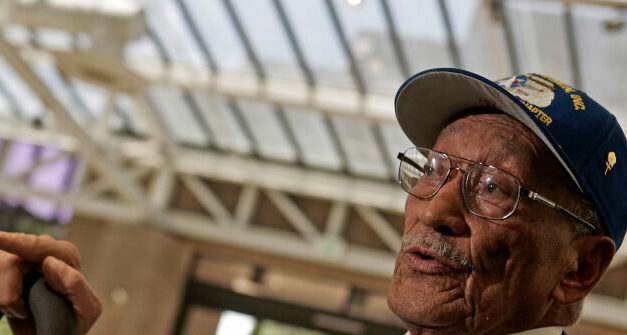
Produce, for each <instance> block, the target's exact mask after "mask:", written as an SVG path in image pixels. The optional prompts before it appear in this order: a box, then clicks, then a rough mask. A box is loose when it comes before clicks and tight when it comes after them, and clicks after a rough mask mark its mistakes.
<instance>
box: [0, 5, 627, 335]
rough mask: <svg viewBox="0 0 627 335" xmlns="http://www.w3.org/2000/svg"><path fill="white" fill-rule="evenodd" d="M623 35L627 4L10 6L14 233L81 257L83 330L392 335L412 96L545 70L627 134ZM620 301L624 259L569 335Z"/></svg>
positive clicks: (614, 316)
mask: <svg viewBox="0 0 627 335" xmlns="http://www.w3.org/2000/svg"><path fill="white" fill-rule="evenodd" d="M626 21H627V1H625V0H598V1H593V0H589V1H584V0H579V1H575V0H554V1H552V0H508V1H505V0H503V1H501V0H491V1H480V0H299V1H297V0H144V1H140V0H1V1H0V28H1V29H2V30H1V31H0V118H1V119H0V143H1V146H0V171H1V176H0V195H1V197H2V202H1V203H0V229H3V230H8V231H20V232H29V233H36V234H51V235H53V236H55V237H57V238H63V239H68V240H70V241H72V242H73V243H75V244H76V245H77V246H78V247H79V249H80V250H81V253H82V259H83V272H84V274H85V275H86V277H87V278H88V279H89V281H90V282H91V283H92V285H93V286H94V288H95V289H96V291H97V292H98V294H99V296H100V297H101V299H102V300H103V303H104V312H103V315H102V317H101V318H100V320H99V321H98V322H97V323H96V325H95V327H94V328H93V330H92V332H91V333H90V334H186V335H189V334H219V335H251V334H257V335H282V334H299V335H300V334H303V335H304V334H311V335H314V334H315V335H318V334H399V335H400V334H403V333H404V329H403V327H402V324H401V323H400V322H399V321H398V320H397V319H396V318H395V317H394V316H393V315H392V314H391V313H390V312H389V311H388V309H387V305H386V298H385V296H386V290H387V286H388V281H389V278H390V276H391V273H392V270H393V267H394V260H395V252H396V251H397V249H398V248H399V246H400V232H401V230H402V225H403V204H404V198H405V195H404V193H403V192H402V191H401V190H400V188H399V187H397V185H396V184H395V174H396V168H397V163H396V162H395V155H396V153H397V152H399V151H403V150H405V149H406V148H408V147H410V146H411V145H410V143H409V141H408V140H407V139H406V138H405V137H404V135H403V134H402V132H401V130H400V128H399V127H398V126H397V125H396V123H395V118H394V112H393V99H394V94H395V92H396V89H397V88H398V86H399V85H400V84H401V83H402V82H403V81H404V79H405V78H407V77H409V76H410V75H411V74H413V73H416V72H418V71H421V70H425V69H428V68H431V67H459V68H464V69H468V70H471V71H474V72H477V73H479V74H482V75H484V76H487V77H488V78H493V79H498V78H503V77H507V76H511V75H513V74H518V73H523V72H539V73H543V74H547V75H550V76H552V77H555V78H558V79H559V80H561V81H563V82H565V83H567V84H570V85H572V86H575V87H578V88H581V89H583V90H584V91H586V92H587V93H588V94H589V95H591V96H592V97H593V98H594V99H596V100H597V101H598V102H600V103H601V104H602V105H604V106H605V107H606V108H607V109H609V110H610V111H612V112H613V113H614V114H615V115H616V116H617V118H618V120H619V122H620V123H621V125H622V127H623V129H627V94H626V92H627V84H625V78H627V29H626V28H625V22H626ZM626 299H627V250H626V249H625V247H623V249H622V250H620V251H619V252H618V254H617V256H616V258H615V260H614V262H613V264H612V266H611V268H610V270H609V273H608V274H607V275H606V277H605V279H604V281H603V282H601V284H600V285H599V286H598V288H597V289H596V290H595V291H594V293H593V294H592V295H590V296H589V297H588V298H587V300H586V303H585V305H584V311H583V318H582V321H581V322H580V323H579V324H578V325H577V326H575V327H573V328H571V329H569V334H573V335H580V334H595V335H596V334H627V300H626ZM4 332H5V333H8V331H7V330H6V329H5V330H4Z"/></svg>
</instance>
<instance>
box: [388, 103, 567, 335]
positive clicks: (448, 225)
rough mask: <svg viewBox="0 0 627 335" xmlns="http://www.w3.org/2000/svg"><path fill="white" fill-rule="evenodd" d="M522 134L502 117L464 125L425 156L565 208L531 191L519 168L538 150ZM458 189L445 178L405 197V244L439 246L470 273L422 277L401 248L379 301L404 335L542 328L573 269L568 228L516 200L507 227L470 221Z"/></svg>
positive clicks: (530, 177)
mask: <svg viewBox="0 0 627 335" xmlns="http://www.w3.org/2000/svg"><path fill="white" fill-rule="evenodd" d="M522 127H523V125H521V124H519V123H517V122H513V120H511V119H509V118H508V117H506V116H504V115H498V114H483V115H473V116H468V117H465V118H463V119H460V120H457V121H455V122H454V123H453V127H452V128H451V127H450V126H449V128H450V129H447V130H445V131H444V132H443V133H442V134H441V135H440V138H438V141H437V143H436V144H435V146H434V148H433V149H434V150H438V151H442V152H446V153H450V154H454V155H457V156H460V157H464V158H467V159H470V160H474V161H479V162H484V163H486V164H488V165H493V166H496V167H498V168H500V169H502V170H505V171H508V172H510V173H512V174H513V175H515V176H517V177H518V178H519V179H520V180H521V181H522V182H523V184H525V185H528V186H529V187H530V188H531V189H532V190H534V191H538V192H540V193H542V194H544V195H546V196H547V197H549V198H551V199H552V200H555V201H557V202H558V203H559V201H560V200H561V199H563V198H564V196H563V195H562V194H560V190H559V189H555V190H551V189H544V188H543V187H542V185H535V184H536V183H535V177H534V176H535V174H534V173H533V172H532V169H531V166H530V164H529V162H528V159H527V158H528V157H529V152H534V151H536V149H537V148H535V147H534V146H537V145H538V142H537V141H533V140H532V139H531V138H530V136H534V135H532V134H530V133H529V132H528V131H523V128H522ZM453 165H454V166H459V167H461V168H462V169H463V168H465V167H466V166H467V163H465V162H463V161H455V160H453ZM461 180H462V174H461V173H460V172H458V171H455V170H453V171H451V176H450V177H449V180H448V181H447V182H446V183H445V184H444V186H443V187H442V189H441V190H440V191H439V192H438V194H437V195H436V196H435V197H434V198H432V199H428V200H424V199H419V198H416V197H413V196H408V197H407V200H406V205H405V211H406V213H405V214H406V215H405V227H404V235H405V236H408V235H412V234H426V235H440V236H442V237H444V238H446V239H447V240H448V241H449V242H451V243H452V245H453V246H454V247H455V248H456V249H458V250H459V252H460V253H461V254H462V255H463V256H464V257H466V258H467V259H468V260H470V261H471V262H472V270H470V271H458V272H454V273H447V274H442V275H433V274H425V273H421V272H419V271H416V270H415V268H412V267H411V265H410V262H409V261H408V260H407V257H405V256H406V253H407V251H406V250H405V248H403V249H401V251H400V252H399V255H398V258H397V262H396V267H395V270H394V277H393V279H392V283H391V288H390V291H389V294H388V304H389V306H390V309H391V310H392V311H393V312H395V313H396V314H397V315H398V316H399V317H400V318H401V320H402V321H403V322H404V323H405V325H406V326H407V328H408V329H409V330H410V331H411V333H412V334H413V335H418V334H465V333H472V334H506V333H512V332H517V331H522V330H525V329H530V328H535V327H537V326H543V325H546V323H547V318H548V317H549V316H550V315H551V313H550V311H551V309H553V307H554V305H555V302H554V300H553V296H554V293H555V292H554V288H555V287H556V286H557V285H558V283H559V282H560V281H561V280H562V279H563V278H564V276H566V274H567V273H569V271H571V270H572V268H573V267H576V265H574V264H572V263H573V261H572V258H573V257H570V256H572V254H571V253H572V250H570V249H569V246H570V244H571V243H572V241H573V239H574V238H575V236H574V232H573V230H572V229H571V228H570V227H569V224H572V223H569V219H568V218H565V217H564V216H563V215H561V214H559V213H557V212H556V211H553V210H551V209H549V208H547V207H545V206H542V205H541V204H538V203H536V202H533V201H531V200H529V199H521V201H520V204H519V206H518V209H517V210H516V212H515V213H514V214H513V215H512V216H511V217H510V218H508V219H506V220H486V219H483V218H480V217H477V216H474V215H472V214H471V213H470V212H468V210H467V209H466V208H465V206H464V202H463V199H462V194H461ZM562 192H563V191H562Z"/></svg>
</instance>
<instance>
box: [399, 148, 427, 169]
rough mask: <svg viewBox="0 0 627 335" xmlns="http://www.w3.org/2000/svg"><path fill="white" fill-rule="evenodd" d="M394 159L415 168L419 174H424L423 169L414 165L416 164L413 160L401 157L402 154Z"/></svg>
mask: <svg viewBox="0 0 627 335" xmlns="http://www.w3.org/2000/svg"><path fill="white" fill-rule="evenodd" d="M396 158H398V159H399V160H401V161H402V162H405V163H407V164H409V165H411V166H413V167H415V168H416V169H418V170H419V171H420V172H422V173H424V172H425V169H423V168H422V166H420V165H418V164H416V162H414V161H413V160H411V159H410V158H409V157H407V156H405V155H403V154H402V153H400V152H399V153H398V155H396Z"/></svg>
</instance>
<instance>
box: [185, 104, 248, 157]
mask: <svg viewBox="0 0 627 335" xmlns="http://www.w3.org/2000/svg"><path fill="white" fill-rule="evenodd" d="M192 99H194V102H195V104H196V106H197V107H198V109H199V112H200V113H201V114H202V116H203V119H204V120H205V122H206V124H207V127H208V128H209V130H210V131H211V133H212V134H213V141H215V145H216V147H217V148H218V149H220V150H225V151H233V152H236V153H240V154H249V153H251V152H252V144H251V143H250V141H249V140H248V138H247V137H246V134H245V133H244V130H243V129H242V127H241V125H240V124H239V122H238V120H237V119H236V117H235V115H234V114H233V112H232V111H231V107H230V106H229V101H228V100H227V99H226V98H224V97H215V96H209V95H206V94H202V93H198V92H196V93H193V94H192Z"/></svg>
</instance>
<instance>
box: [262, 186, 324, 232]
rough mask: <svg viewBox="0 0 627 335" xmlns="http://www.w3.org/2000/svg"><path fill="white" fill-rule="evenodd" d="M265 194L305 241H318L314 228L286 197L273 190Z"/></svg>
mask: <svg viewBox="0 0 627 335" xmlns="http://www.w3.org/2000/svg"><path fill="white" fill-rule="evenodd" d="M265 193H266V195H267V196H268V198H269V199H270V201H272V203H273V204H274V205H275V206H276V207H277V209H278V210H279V211H280V212H281V214H283V216H285V218H286V219H287V221H289V222H290V223H291V224H292V226H293V227H294V228H295V229H296V230H297V231H298V232H299V233H300V234H301V235H302V236H303V237H304V239H305V240H307V241H309V242H311V243H314V242H315V241H317V240H319V239H320V233H319V232H318V230H317V229H316V226H315V225H314V224H313V223H312V222H311V220H309V218H308V217H307V216H306V215H305V214H303V212H302V211H301V210H300V208H298V206H296V204H295V203H294V202H293V201H292V200H291V199H290V198H289V197H288V196H287V195H285V194H283V193H281V192H278V191H275V190H266V191H265Z"/></svg>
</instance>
